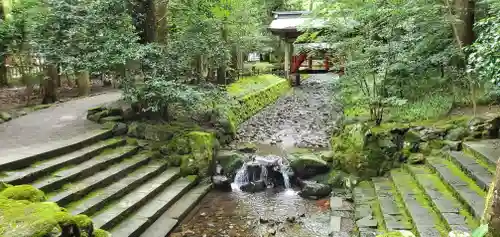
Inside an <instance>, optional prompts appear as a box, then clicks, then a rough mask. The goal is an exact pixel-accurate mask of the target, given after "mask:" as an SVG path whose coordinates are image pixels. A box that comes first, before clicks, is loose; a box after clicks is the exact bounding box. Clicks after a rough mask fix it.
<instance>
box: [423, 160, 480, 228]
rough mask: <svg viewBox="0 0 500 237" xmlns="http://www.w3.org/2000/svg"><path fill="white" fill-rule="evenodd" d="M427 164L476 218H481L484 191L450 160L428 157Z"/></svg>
mask: <svg viewBox="0 0 500 237" xmlns="http://www.w3.org/2000/svg"><path fill="white" fill-rule="evenodd" d="M427 164H428V165H429V167H430V168H431V169H433V170H434V171H435V172H436V174H437V175H438V176H439V178H441V180H442V181H443V183H444V184H446V185H447V186H448V187H449V190H451V191H452V192H453V193H455V196H456V197H457V198H458V199H459V200H460V201H461V202H462V203H463V204H464V205H465V206H466V207H467V208H468V210H469V211H470V212H471V213H472V215H473V216H474V217H475V218H476V219H481V216H482V214H483V210H484V205H485V196H486V193H485V192H484V190H483V189H482V188H480V187H479V186H477V184H476V183H475V182H474V180H472V179H471V178H469V177H468V176H467V175H466V174H465V173H463V172H462V170H460V168H459V167H457V166H456V165H455V164H453V163H452V162H451V161H449V160H447V159H445V158H440V157H428V158H427Z"/></svg>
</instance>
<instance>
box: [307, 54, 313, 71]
mask: <svg viewBox="0 0 500 237" xmlns="http://www.w3.org/2000/svg"><path fill="white" fill-rule="evenodd" d="M307 68H308V69H309V70H311V69H312V68H313V57H312V56H311V55H309V56H307Z"/></svg>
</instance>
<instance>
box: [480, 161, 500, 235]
mask: <svg viewBox="0 0 500 237" xmlns="http://www.w3.org/2000/svg"><path fill="white" fill-rule="evenodd" d="M481 222H482V224H488V227H489V233H490V235H491V237H500V160H498V161H497V169H496V175H495V178H494V179H493V181H492V183H491V185H490V189H489V192H488V196H487V197H486V207H485V209H484V214H483V219H482V221H481Z"/></svg>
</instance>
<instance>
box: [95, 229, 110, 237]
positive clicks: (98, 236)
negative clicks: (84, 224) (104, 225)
mask: <svg viewBox="0 0 500 237" xmlns="http://www.w3.org/2000/svg"><path fill="white" fill-rule="evenodd" d="M109 236H111V234H110V233H108V232H107V231H105V230H101V229H97V230H94V236H93V237H109Z"/></svg>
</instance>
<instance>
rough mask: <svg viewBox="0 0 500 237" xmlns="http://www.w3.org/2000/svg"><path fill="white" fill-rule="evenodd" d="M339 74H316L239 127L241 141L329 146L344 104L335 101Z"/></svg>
mask: <svg viewBox="0 0 500 237" xmlns="http://www.w3.org/2000/svg"><path fill="white" fill-rule="evenodd" d="M337 79H338V76H337V75H335V74H314V75H312V76H311V77H310V78H309V79H307V80H306V81H304V82H303V83H302V85H301V86H300V87H296V88H294V90H293V91H291V92H290V93H289V94H288V95H286V96H284V97H281V98H280V99H278V101H276V103H275V104H273V105H270V106H268V107H267V108H265V109H264V110H262V111H261V112H260V113H258V114H257V115H255V116H253V117H252V118H250V119H249V120H248V121H246V122H244V123H243V124H242V125H241V126H240V127H239V130H238V141H237V142H263V143H274V142H277V143H281V145H282V146H283V147H292V146H295V147H314V148H319V147H327V146H328V139H329V138H330V137H331V134H332V131H333V129H334V128H335V121H336V118H337V117H338V115H339V113H340V111H341V108H340V106H335V104H336V103H333V93H334V89H333V83H334V82H335V81H336V80H337Z"/></svg>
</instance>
